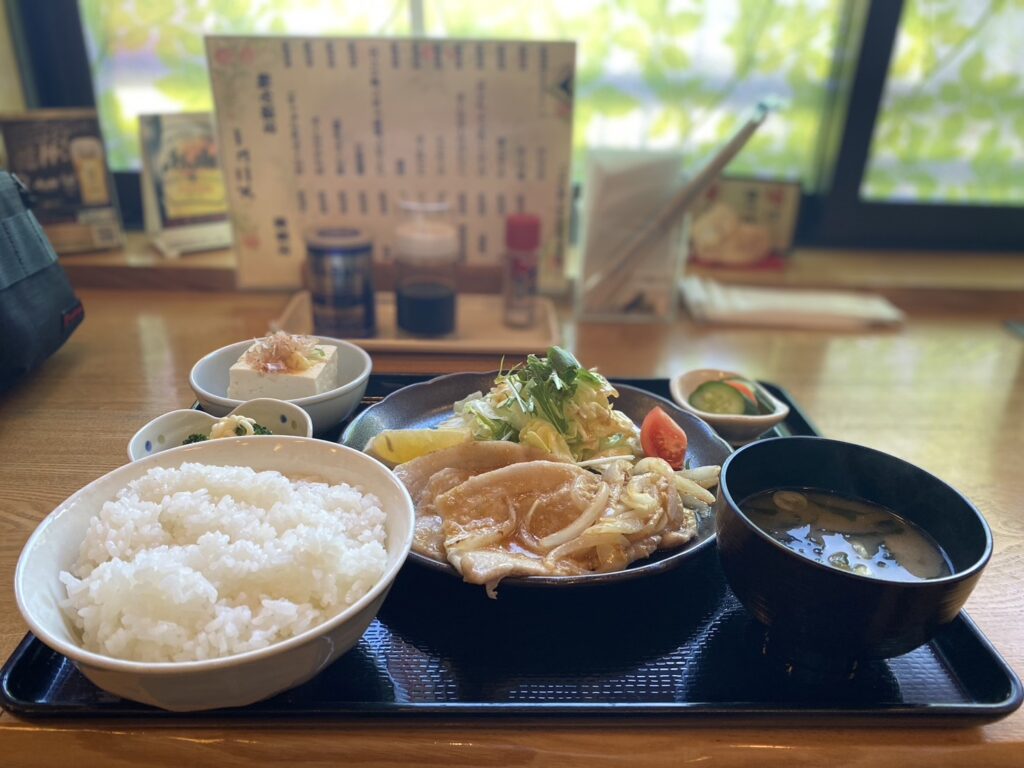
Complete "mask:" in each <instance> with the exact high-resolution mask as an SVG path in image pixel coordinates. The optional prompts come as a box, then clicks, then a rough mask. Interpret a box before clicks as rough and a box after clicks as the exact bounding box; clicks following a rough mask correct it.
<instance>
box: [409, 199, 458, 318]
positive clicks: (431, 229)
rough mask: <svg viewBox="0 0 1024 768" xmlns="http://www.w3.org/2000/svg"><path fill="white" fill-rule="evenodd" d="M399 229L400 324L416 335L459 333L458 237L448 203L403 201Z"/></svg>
mask: <svg viewBox="0 0 1024 768" xmlns="http://www.w3.org/2000/svg"><path fill="white" fill-rule="evenodd" d="M401 208H402V210H403V211H405V213H406V220H405V221H403V222H402V223H401V224H399V225H398V228H397V229H396V230H395V242H394V247H395V266H396V275H395V304H396V307H397V310H398V327H399V329H401V330H402V331H404V332H405V333H409V334H413V335H417V336H447V335H449V334H452V333H454V332H455V311H456V286H455V265H456V263H457V262H458V258H459V239H458V234H457V232H456V231H455V227H454V226H452V224H451V223H450V222H449V221H448V217H447V211H448V206H447V205H446V204H444V203H416V202H402V203H401Z"/></svg>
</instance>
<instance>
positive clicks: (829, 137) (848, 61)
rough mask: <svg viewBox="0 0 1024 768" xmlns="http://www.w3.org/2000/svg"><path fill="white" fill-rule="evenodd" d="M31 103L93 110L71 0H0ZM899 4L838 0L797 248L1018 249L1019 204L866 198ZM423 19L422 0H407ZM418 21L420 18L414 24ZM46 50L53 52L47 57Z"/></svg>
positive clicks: (127, 200)
mask: <svg viewBox="0 0 1024 768" xmlns="http://www.w3.org/2000/svg"><path fill="white" fill-rule="evenodd" d="M4 2H5V3H6V6H7V13H8V18H9V20H10V27H11V34H12V37H13V42H14V47H15V52H16V54H17V58H18V62H19V66H20V69H21V78H22V83H23V87H24V91H25V102H26V105H27V106H28V107H29V108H30V109H44V108H60V107H92V108H95V103H96V102H95V97H94V92H93V86H92V74H91V70H90V67H89V62H88V56H87V52H86V47H85V39H84V34H83V28H82V22H81V16H80V14H79V9H78V2H77V0H48V2H46V3H22V2H18V0H4ZM903 6H904V2H903V0H846V2H845V4H844V8H843V13H842V14H841V18H840V20H839V25H840V28H839V31H838V34H837V36H836V39H837V41H838V44H837V46H836V51H835V54H834V57H833V69H832V75H831V77H830V82H831V84H832V92H831V94H832V97H831V99H830V103H829V105H828V107H827V108H826V114H825V119H824V122H823V126H822V131H821V133H820V138H819V145H818V147H816V150H815V151H816V157H817V165H818V177H817V180H816V182H817V183H816V185H815V189H813V190H810V191H808V192H806V193H805V194H804V195H803V196H802V201H801V210H800V218H799V221H798V225H797V230H796V235H795V244H796V245H797V246H802V247H815V248H863V249H879V248H883V249H927V250H975V251H977V250H985V251H1019V250H1020V249H1021V248H1022V247H1024V206H991V205H963V204H949V203H904V202H897V201H892V202H880V201H868V200H865V199H863V198H862V197H861V194H860V190H861V185H862V182H863V179H864V175H865V172H866V170H867V165H868V162H869V159H870V151H871V142H872V139H873V137H874V133H875V125H876V122H877V118H878V114H879V112H880V110H881V104H882V97H883V94H884V90H885V82H886V77H887V76H888V71H889V62H890V60H891V58H892V55H893V51H894V49H895V45H896V39H897V33H898V30H899V23H900V18H901V16H902V12H903ZM410 12H411V13H412V14H413V15H414V16H416V14H417V13H418V14H419V18H420V19H421V20H422V12H423V7H422V0H410ZM421 23H422V21H421ZM54 50H59V51H62V55H61V56H52V55H51V52H52V51H54ZM113 176H114V181H115V186H116V188H117V195H118V201H119V204H120V208H121V215H122V219H123V222H124V226H125V227H126V228H128V229H141V228H142V222H143V212H142V201H141V190H140V185H139V174H138V172H136V171H114V172H113Z"/></svg>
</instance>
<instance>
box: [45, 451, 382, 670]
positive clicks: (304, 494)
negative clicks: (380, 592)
mask: <svg viewBox="0 0 1024 768" xmlns="http://www.w3.org/2000/svg"><path fill="white" fill-rule="evenodd" d="M386 565H387V550H386V530H385V514H384V512H383V511H382V510H381V508H380V502H379V501H378V499H377V498H376V497H375V496H373V495H372V494H368V493H367V494H364V493H361V492H360V491H359V490H358V489H356V488H353V487H352V486H350V485H347V484H344V483H342V484H337V485H328V484H326V483H322V482H315V481H310V480H296V481H292V480H289V479H288V478H287V477H285V476H284V475H282V474H280V473H279V472H275V471H263V472H256V471H254V470H252V469H249V468H248V467H236V466H208V465H204V464H198V463H183V464H182V465H181V466H180V467H179V468H174V467H154V468H152V469H150V470H149V471H148V472H147V473H146V474H145V475H143V476H142V477H139V478H137V479H135V480H132V481H131V482H129V483H128V485H127V487H124V488H122V489H121V491H120V492H119V493H118V494H117V496H116V498H115V499H114V500H112V501H107V502H106V503H105V504H103V506H102V508H101V509H100V511H99V513H98V514H97V515H95V516H93V517H92V519H91V520H90V521H89V525H88V528H87V531H86V535H85V539H84V540H83V541H82V544H81V548H80V550H79V558H78V561H77V562H76V563H75V564H74V565H73V566H72V567H71V569H70V572H68V571H62V572H61V575H60V579H61V581H62V582H63V584H64V585H65V586H66V587H67V592H68V599H67V600H66V601H64V602H62V607H63V609H64V611H65V612H66V614H67V615H68V617H69V618H70V619H71V621H72V623H73V624H74V626H75V627H76V628H77V629H78V631H79V632H80V633H81V638H82V646H83V647H84V648H85V649H86V650H89V651H93V652H95V653H100V654H104V655H108V656H113V657H115V658H120V659H127V660H134V661H145V662H168V661H171V662H181V661H197V660H204V659H213V658H219V657H223V656H230V655H233V654H238V653H244V652H246V651H252V650H256V649H260V648H265V647H267V646H269V645H272V644H274V643H277V642H279V641H281V640H284V639H287V638H289V637H293V636H295V635H298V634H301V633H302V632H305V631H306V630H308V629H310V628H311V627H314V626H316V625H318V624H320V623H322V622H324V621H326V620H327V619H329V618H330V617H332V616H334V615H336V614H337V613H339V612H340V611H342V610H344V609H345V608H346V607H348V606H350V605H352V604H353V603H355V602H356V601H357V600H359V598H361V597H362V596H363V595H365V594H366V593H367V592H368V591H369V590H370V589H371V588H372V587H373V586H374V585H375V584H376V583H377V582H378V581H379V580H380V579H381V577H382V576H383V574H384V571H385V569H386Z"/></svg>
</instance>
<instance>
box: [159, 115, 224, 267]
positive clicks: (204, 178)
mask: <svg viewBox="0 0 1024 768" xmlns="http://www.w3.org/2000/svg"><path fill="white" fill-rule="evenodd" d="M214 133H215V132H214V127H213V115H211V114H210V113H209V112H181V113H176V114H153V115H139V136H140V137H141V144H142V179H141V182H142V202H143V209H144V212H145V221H146V233H147V234H148V235H149V238H150V241H151V242H152V243H153V245H154V246H155V247H156V248H157V249H158V250H159V251H160V252H161V253H163V254H164V255H165V256H169V257H175V256H179V255H180V254H182V253H189V252H193V251H206V250H211V249H214V248H227V247H228V246H229V245H231V225H230V224H228V212H227V201H226V199H225V193H224V177H223V175H222V173H221V169H220V161H219V159H218V155H219V153H218V151H217V140H216V138H215V135H214Z"/></svg>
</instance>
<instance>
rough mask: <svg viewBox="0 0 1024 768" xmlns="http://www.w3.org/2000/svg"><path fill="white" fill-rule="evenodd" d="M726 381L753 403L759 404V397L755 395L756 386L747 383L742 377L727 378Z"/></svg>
mask: <svg viewBox="0 0 1024 768" xmlns="http://www.w3.org/2000/svg"><path fill="white" fill-rule="evenodd" d="M724 383H725V384H728V385H729V386H730V387H732V388H733V389H735V390H736V391H738V392H739V393H740V394H741V395H743V396H744V397H745V398H747V400H749V401H750V402H751V403H753V404H754V405H757V397H756V396H755V395H754V388H753V387H751V386H750V385H749V384H747V382H745V381H742V380H740V379H725V381H724Z"/></svg>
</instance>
